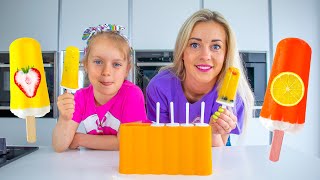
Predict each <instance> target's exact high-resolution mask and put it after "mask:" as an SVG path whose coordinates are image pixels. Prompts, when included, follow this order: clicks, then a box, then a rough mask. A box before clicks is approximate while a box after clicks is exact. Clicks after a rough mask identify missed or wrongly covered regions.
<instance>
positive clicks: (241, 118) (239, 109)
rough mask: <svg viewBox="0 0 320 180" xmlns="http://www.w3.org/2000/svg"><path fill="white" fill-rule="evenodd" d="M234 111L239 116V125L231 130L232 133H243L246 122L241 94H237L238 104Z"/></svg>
mask: <svg viewBox="0 0 320 180" xmlns="http://www.w3.org/2000/svg"><path fill="white" fill-rule="evenodd" d="M233 113H234V115H235V116H237V119H238V122H237V127H236V128H235V129H233V130H232V131H231V134H241V132H242V129H243V124H244V103H243V101H242V99H241V98H240V96H237V102H236V106H235V107H234V109H233Z"/></svg>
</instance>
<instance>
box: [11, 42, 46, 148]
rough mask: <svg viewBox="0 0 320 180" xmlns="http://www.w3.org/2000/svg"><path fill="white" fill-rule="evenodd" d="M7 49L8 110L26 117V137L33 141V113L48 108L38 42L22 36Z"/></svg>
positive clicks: (18, 115)
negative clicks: (8, 63) (8, 66)
mask: <svg viewBox="0 0 320 180" xmlns="http://www.w3.org/2000/svg"><path fill="white" fill-rule="evenodd" d="M9 51H10V111H11V112H12V113H13V114H14V115H16V116H17V117H19V118H23V119H26V120H27V122H26V124H27V141H28V142H35V141H36V128H35V117H42V116H44V115H46V114H47V113H48V112H50V101H49V94H48V88H47V82H46V76H45V72H44V67H43V60H42V52H41V47H40V44H39V43H38V42H37V41H36V40H35V39H32V38H28V37H24V38H19V39H16V40H15V41H13V42H12V43H11V45H10V48H9Z"/></svg>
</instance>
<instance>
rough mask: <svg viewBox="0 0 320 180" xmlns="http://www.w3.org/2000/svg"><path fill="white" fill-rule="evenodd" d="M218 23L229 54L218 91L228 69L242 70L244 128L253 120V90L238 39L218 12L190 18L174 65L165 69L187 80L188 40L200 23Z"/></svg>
mask: <svg viewBox="0 0 320 180" xmlns="http://www.w3.org/2000/svg"><path fill="white" fill-rule="evenodd" d="M210 21H213V22H216V23H218V24H220V25H221V26H222V27H223V28H224V30H225V32H226V36H227V37H226V43H227V53H226V56H225V61H224V64H223V67H222V69H221V72H220V74H219V75H218V79H217V82H216V83H218V87H217V90H218V91H219V89H220V88H221V82H222V81H223V78H224V76H225V74H226V72H227V69H228V68H229V67H231V66H233V67H236V68H238V69H239V70H240V73H241V76H240V80H239V86H238V95H239V96H240V97H241V99H242V100H243V103H244V128H245V127H246V121H247V120H248V119H249V118H252V115H253V105H254V96H253V93H252V90H251V88H250V86H249V82H248V79H247V76H246V73H245V70H244V67H243V64H242V60H241V58H240V56H239V51H238V49H237V43H236V37H235V34H234V32H233V31H232V29H231V27H230V25H229V23H228V22H227V21H226V19H225V18H224V17H223V16H222V15H221V14H220V13H218V12H215V11H211V10H208V9H201V10H199V11H197V12H196V13H194V14H193V15H192V16H191V17H189V18H188V19H187V20H186V21H185V22H184V24H183V25H182V27H181V29H180V31H179V34H178V37H177V40H176V44H175V49H174V60H173V64H172V65H170V66H167V67H165V69H170V70H171V71H172V72H173V73H175V74H176V75H177V77H179V78H180V80H181V81H184V80H185V76H186V74H185V67H184V64H183V61H182V56H183V52H184V50H185V49H186V47H187V43H188V40H189V38H190V35H191V32H192V30H193V28H194V27H195V25H196V24H197V23H200V22H210Z"/></svg>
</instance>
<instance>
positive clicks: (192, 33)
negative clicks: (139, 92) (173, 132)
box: [146, 9, 254, 146]
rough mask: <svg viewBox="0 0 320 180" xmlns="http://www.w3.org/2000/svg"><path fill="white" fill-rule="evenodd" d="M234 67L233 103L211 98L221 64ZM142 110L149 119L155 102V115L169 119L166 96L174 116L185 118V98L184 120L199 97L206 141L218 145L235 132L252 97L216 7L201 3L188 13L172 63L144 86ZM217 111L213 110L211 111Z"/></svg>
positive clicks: (195, 114) (195, 112) (196, 108)
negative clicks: (208, 131)
mask: <svg viewBox="0 0 320 180" xmlns="http://www.w3.org/2000/svg"><path fill="white" fill-rule="evenodd" d="M230 66H234V67H237V68H239V69H240V73H241V76H240V80H239V87H238V90H237V97H236V101H235V107H234V108H232V109H231V108H230V109H225V108H222V107H221V105H220V104H219V103H216V99H217V97H218V92H219V89H220V88H221V87H220V86H221V83H222V80H223V77H224V76H225V74H226V71H227V69H228V68H229V67H230ZM146 101H147V116H148V119H149V120H152V121H154V120H155V117H156V103H157V102H160V104H161V108H160V121H161V122H164V123H167V122H170V102H173V103H174V109H175V111H174V120H175V122H177V123H185V119H186V117H185V114H186V113H185V104H186V102H189V103H190V116H189V119H190V122H193V123H194V122H198V121H199V120H200V109H201V102H203V101H204V102H205V104H206V105H205V116H204V122H205V123H208V124H210V125H211V127H212V146H224V145H226V142H227V140H228V137H229V134H240V133H241V132H242V130H243V127H244V126H245V122H246V121H247V120H248V119H249V118H251V117H252V108H253V102H254V97H253V93H252V91H251V89H250V87H249V83H248V80H247V77H246V75H245V72H244V68H243V65H242V62H241V59H240V57H239V52H238V49H237V45H236V37H235V35H234V33H233V31H232V29H231V27H230V25H229V24H228V22H227V21H226V20H225V18H224V17H223V16H222V15H221V14H219V13H218V12H214V11H210V10H208V9H202V10H199V11H198V12H196V13H194V14H193V15H192V16H191V17H189V18H188V19H187V20H186V21H185V23H184V24H183V25H182V27H181V29H180V32H179V34H178V37H177V40H176V45H175V50H174V61H173V65H171V66H168V67H165V68H164V69H162V70H161V71H160V72H159V73H158V74H157V75H156V76H155V77H154V78H153V79H152V80H151V81H150V83H149V85H148V87H147V99H146ZM216 112H218V113H216Z"/></svg>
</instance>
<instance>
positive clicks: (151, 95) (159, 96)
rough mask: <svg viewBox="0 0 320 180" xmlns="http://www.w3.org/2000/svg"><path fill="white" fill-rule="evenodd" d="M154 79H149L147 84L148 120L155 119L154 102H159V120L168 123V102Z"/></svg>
mask: <svg viewBox="0 0 320 180" xmlns="http://www.w3.org/2000/svg"><path fill="white" fill-rule="evenodd" d="M155 83H156V81H151V82H150V83H149V85H148V86H147V90H146V100H147V116H148V119H149V120H150V121H156V103H157V102H159V103H160V122H161V123H169V113H168V109H169V107H167V106H168V103H167V102H166V97H165V94H164V93H162V91H161V90H162V89H161V88H160V87H157V86H156V84H155Z"/></svg>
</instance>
